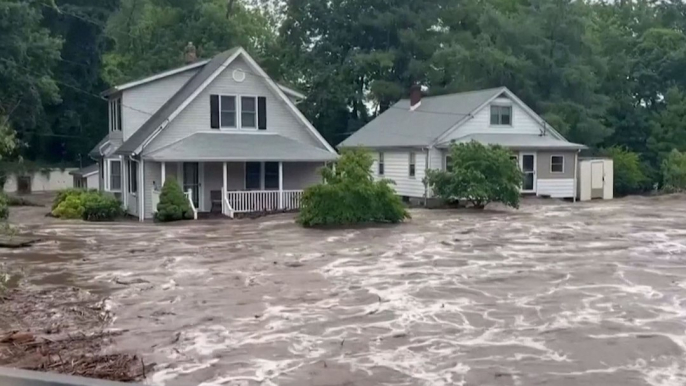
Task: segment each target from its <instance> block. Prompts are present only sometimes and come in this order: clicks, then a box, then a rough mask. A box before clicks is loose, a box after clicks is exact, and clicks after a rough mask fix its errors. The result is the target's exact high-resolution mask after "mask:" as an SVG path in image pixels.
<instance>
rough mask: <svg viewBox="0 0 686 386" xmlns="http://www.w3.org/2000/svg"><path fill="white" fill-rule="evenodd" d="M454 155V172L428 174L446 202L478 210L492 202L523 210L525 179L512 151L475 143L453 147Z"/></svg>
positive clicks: (451, 150) (440, 171) (430, 183)
mask: <svg viewBox="0 0 686 386" xmlns="http://www.w3.org/2000/svg"><path fill="white" fill-rule="evenodd" d="M450 156H451V158H452V165H451V166H452V169H451V171H444V170H429V171H427V178H426V183H427V184H428V185H429V186H430V187H431V189H432V190H433V192H434V194H435V195H436V196H438V197H440V198H442V199H444V200H446V201H466V202H469V203H471V204H472V205H473V206H474V207H475V208H484V207H485V206H486V205H487V204H489V203H491V202H501V203H503V204H505V205H508V206H511V207H513V208H518V207H519V198H520V194H519V190H520V187H521V185H522V178H523V176H522V172H521V171H520V170H519V167H518V166H517V164H516V163H515V162H514V161H513V160H512V158H511V156H512V153H511V152H510V151H509V150H507V149H505V148H503V147H500V146H484V145H482V144H480V143H478V142H475V141H472V142H470V143H461V144H453V145H452V146H451V147H450Z"/></svg>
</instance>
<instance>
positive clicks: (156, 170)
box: [143, 161, 162, 218]
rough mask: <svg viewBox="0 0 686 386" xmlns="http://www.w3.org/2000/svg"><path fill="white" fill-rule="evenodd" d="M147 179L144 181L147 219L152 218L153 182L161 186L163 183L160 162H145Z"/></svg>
mask: <svg viewBox="0 0 686 386" xmlns="http://www.w3.org/2000/svg"><path fill="white" fill-rule="evenodd" d="M144 174H145V177H144V181H143V186H144V188H143V189H144V190H143V191H144V192H145V211H144V212H143V213H145V218H152V189H153V182H154V183H155V184H156V185H157V186H159V184H160V182H161V181H162V170H161V165H160V163H159V162H152V161H145V173H144Z"/></svg>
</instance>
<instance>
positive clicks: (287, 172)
mask: <svg viewBox="0 0 686 386" xmlns="http://www.w3.org/2000/svg"><path fill="white" fill-rule="evenodd" d="M323 166H324V164H323V163H317V162H284V164H283V189H284V190H298V189H305V188H307V187H309V186H312V185H315V184H318V183H320V182H322V176H321V175H320V174H319V168H321V167H323Z"/></svg>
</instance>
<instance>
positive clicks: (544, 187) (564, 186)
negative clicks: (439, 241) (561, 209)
mask: <svg viewBox="0 0 686 386" xmlns="http://www.w3.org/2000/svg"><path fill="white" fill-rule="evenodd" d="M536 194H537V195H539V196H547V197H553V198H572V197H574V179H573V178H565V179H561V178H557V179H542V178H539V179H538V180H537V181H536Z"/></svg>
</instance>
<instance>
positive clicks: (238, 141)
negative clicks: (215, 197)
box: [143, 132, 338, 162]
mask: <svg viewBox="0 0 686 386" xmlns="http://www.w3.org/2000/svg"><path fill="white" fill-rule="evenodd" d="M337 157H338V155H337V154H335V153H332V152H330V151H328V150H325V149H322V148H318V147H314V146H310V145H306V144H304V143H301V142H298V141H295V140H292V139H290V138H286V137H282V136H280V135H276V134H266V133H226V132H224V133H222V132H201V133H195V134H192V135H190V136H188V137H186V138H184V139H182V140H179V141H177V142H174V143H172V144H170V145H167V146H165V147H163V148H161V149H158V150H155V151H152V152H151V153H149V154H145V155H143V158H144V159H146V160H153V161H208V162H212V161H215V162H216V161H291V162H296V161H310V162H315V161H333V160H335V159H336V158H337Z"/></svg>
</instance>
